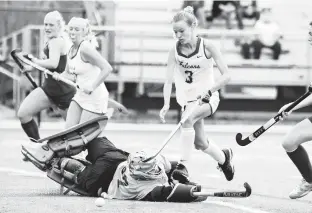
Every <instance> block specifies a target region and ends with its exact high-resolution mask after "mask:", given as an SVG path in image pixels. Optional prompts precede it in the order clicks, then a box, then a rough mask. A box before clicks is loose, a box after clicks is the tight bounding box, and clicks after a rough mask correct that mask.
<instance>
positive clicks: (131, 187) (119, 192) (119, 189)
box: [107, 155, 171, 200]
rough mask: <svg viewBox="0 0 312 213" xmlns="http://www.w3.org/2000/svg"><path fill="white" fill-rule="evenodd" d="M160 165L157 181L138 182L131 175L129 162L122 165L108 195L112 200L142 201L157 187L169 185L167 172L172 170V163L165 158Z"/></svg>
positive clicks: (115, 175) (118, 168)
mask: <svg viewBox="0 0 312 213" xmlns="http://www.w3.org/2000/svg"><path fill="white" fill-rule="evenodd" d="M157 157H158V158H160V161H159V162H160V163H159V164H158V166H159V167H158V168H159V174H158V175H157V178H155V179H149V180H143V179H141V180H138V179H135V178H133V176H132V175H131V174H130V170H129V167H128V162H127V161H124V162H122V163H120V164H119V165H118V167H117V169H116V171H115V174H114V177H113V180H112V181H111V183H110V185H109V188H108V190H107V194H108V196H109V197H110V198H111V199H119V200H141V199H143V198H144V197H145V196H146V195H147V194H148V193H150V192H151V191H152V190H153V189H154V188H155V187H156V186H164V185H168V176H167V174H166V172H169V171H170V169H171V164H170V162H169V161H168V160H167V159H166V158H164V157H163V156H161V155H159V156H157Z"/></svg>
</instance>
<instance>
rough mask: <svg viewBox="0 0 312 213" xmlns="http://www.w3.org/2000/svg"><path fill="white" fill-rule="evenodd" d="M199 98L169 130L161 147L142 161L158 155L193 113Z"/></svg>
mask: <svg viewBox="0 0 312 213" xmlns="http://www.w3.org/2000/svg"><path fill="white" fill-rule="evenodd" d="M199 101H200V99H198V100H197V101H196V104H195V106H194V107H193V108H192V109H191V110H190V111H189V112H188V114H186V115H185V116H184V117H183V118H182V119H181V120H180V122H179V123H178V125H177V126H176V127H175V128H174V129H173V130H172V131H171V133H170V135H168V137H167V138H166V139H165V140H164V142H163V143H162V145H161V147H160V148H159V150H158V151H157V152H156V153H155V154H154V155H153V156H151V157H149V158H146V159H145V160H143V162H144V163H145V162H148V161H150V160H152V159H154V158H156V157H157V155H159V153H160V152H161V151H162V150H163V149H164V148H165V146H166V145H167V144H168V143H169V141H170V140H171V138H172V137H173V136H174V135H175V133H176V132H177V131H178V130H179V129H180V127H181V126H182V124H183V123H184V122H185V121H186V120H187V119H188V117H189V116H190V115H191V114H193V112H194V111H195V109H196V108H197V106H198V104H199Z"/></svg>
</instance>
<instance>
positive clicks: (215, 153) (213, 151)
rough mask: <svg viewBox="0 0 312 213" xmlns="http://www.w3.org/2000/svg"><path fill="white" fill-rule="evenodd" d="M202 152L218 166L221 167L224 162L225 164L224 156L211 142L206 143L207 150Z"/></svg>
mask: <svg viewBox="0 0 312 213" xmlns="http://www.w3.org/2000/svg"><path fill="white" fill-rule="evenodd" d="M203 152H205V153H207V154H208V155H210V156H211V157H212V158H213V159H215V160H216V161H217V162H218V163H219V164H221V165H223V164H224V162H225V154H224V152H223V151H222V150H221V149H220V148H219V147H218V146H217V145H216V144H215V143H214V142H213V141H212V140H209V141H208V148H207V149H205V150H203Z"/></svg>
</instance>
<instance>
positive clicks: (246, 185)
mask: <svg viewBox="0 0 312 213" xmlns="http://www.w3.org/2000/svg"><path fill="white" fill-rule="evenodd" d="M244 187H245V189H246V197H249V196H250V195H251V187H250V185H249V184H248V183H247V182H245V183H244Z"/></svg>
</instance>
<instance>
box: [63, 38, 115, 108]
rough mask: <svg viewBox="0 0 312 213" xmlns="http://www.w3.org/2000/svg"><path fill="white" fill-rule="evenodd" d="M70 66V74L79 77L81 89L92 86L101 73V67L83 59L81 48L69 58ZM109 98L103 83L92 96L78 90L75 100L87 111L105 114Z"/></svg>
mask: <svg viewBox="0 0 312 213" xmlns="http://www.w3.org/2000/svg"><path fill="white" fill-rule="evenodd" d="M83 42H85V41H83ZM83 42H81V44H82V43H83ZM81 44H80V45H81ZM68 66H69V72H70V73H72V74H75V75H76V76H77V79H76V83H77V84H78V85H79V86H81V87H83V86H84V85H90V84H92V83H93V82H94V81H95V80H96V78H98V76H99V74H100V72H101V70H100V68H99V67H97V66H94V65H92V64H90V63H87V62H84V61H83V60H82V59H81V55H80V46H79V48H78V51H77V53H76V55H75V56H73V57H68ZM108 98H109V96H108V91H107V89H106V86H105V84H104V83H102V84H100V85H99V86H98V87H97V88H96V89H95V90H94V91H93V92H92V93H91V94H90V95H89V94H86V93H84V92H83V91H81V90H77V92H76V94H75V96H74V98H73V100H74V101H76V102H77V103H78V104H79V105H80V106H81V107H82V108H83V109H85V110H88V111H90V112H95V113H101V114H104V113H106V111H107V104H108Z"/></svg>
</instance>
